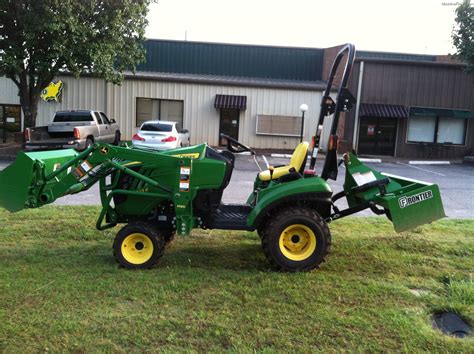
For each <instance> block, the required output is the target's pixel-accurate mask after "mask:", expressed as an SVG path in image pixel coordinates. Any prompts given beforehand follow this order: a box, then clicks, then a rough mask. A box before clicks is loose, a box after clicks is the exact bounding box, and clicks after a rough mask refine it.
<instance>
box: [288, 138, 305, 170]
mask: <svg viewBox="0 0 474 354" xmlns="http://www.w3.org/2000/svg"><path fill="white" fill-rule="evenodd" d="M308 147H309V143H308V142H306V141H303V142H302V143H299V144H298V146H297V147H296V149H295V151H293V155H291V160H290V166H291V167H294V168H295V170H296V171H299V170H300V169H301V166H302V165H303V163H305V162H306V159H307V157H308Z"/></svg>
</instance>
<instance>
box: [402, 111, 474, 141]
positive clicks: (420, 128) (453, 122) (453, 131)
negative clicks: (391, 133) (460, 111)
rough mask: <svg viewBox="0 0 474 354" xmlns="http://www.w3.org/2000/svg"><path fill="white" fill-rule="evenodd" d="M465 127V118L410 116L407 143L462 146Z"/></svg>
mask: <svg viewBox="0 0 474 354" xmlns="http://www.w3.org/2000/svg"><path fill="white" fill-rule="evenodd" d="M466 127H467V119H466V118H454V117H439V116H425V117H424V116H412V117H410V119H409V121H408V133H407V141H408V142H416V143H437V144H454V145H464V143H465V136H466Z"/></svg>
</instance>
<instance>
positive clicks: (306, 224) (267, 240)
mask: <svg viewBox="0 0 474 354" xmlns="http://www.w3.org/2000/svg"><path fill="white" fill-rule="evenodd" d="M262 231H263V232H262V233H261V237H262V248H263V252H264V253H265V256H266V257H267V259H268V261H269V262H270V264H271V265H272V266H273V267H275V268H276V269H278V270H282V271H287V272H301V271H309V270H312V269H314V268H318V267H319V266H320V264H321V263H322V262H323V261H324V259H325V257H326V255H327V254H328V253H329V249H330V247H331V233H330V231H329V228H328V225H327V223H326V221H324V219H323V218H322V217H321V216H320V215H319V214H318V213H317V212H316V211H315V210H313V209H310V208H305V207H294V208H287V209H283V210H281V211H279V212H278V213H277V214H275V215H272V217H271V218H270V219H269V220H268V222H267V224H266V225H264V227H263V228H262Z"/></svg>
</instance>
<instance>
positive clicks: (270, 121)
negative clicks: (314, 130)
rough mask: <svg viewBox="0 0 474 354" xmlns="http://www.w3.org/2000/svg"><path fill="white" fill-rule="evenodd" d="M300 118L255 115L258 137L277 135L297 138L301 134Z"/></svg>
mask: <svg viewBox="0 0 474 354" xmlns="http://www.w3.org/2000/svg"><path fill="white" fill-rule="evenodd" d="M301 124H302V118H301V117H294V116H276V115H264V114H259V115H257V128H256V133H257V134H258V135H279V136H294V137H299V136H300V134H301Z"/></svg>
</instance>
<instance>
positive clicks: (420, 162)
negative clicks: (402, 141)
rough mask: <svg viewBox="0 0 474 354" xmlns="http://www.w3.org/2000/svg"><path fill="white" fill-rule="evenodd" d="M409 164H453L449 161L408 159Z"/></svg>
mask: <svg viewBox="0 0 474 354" xmlns="http://www.w3.org/2000/svg"><path fill="white" fill-rule="evenodd" d="M408 164H409V165H451V162H449V161H408Z"/></svg>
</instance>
